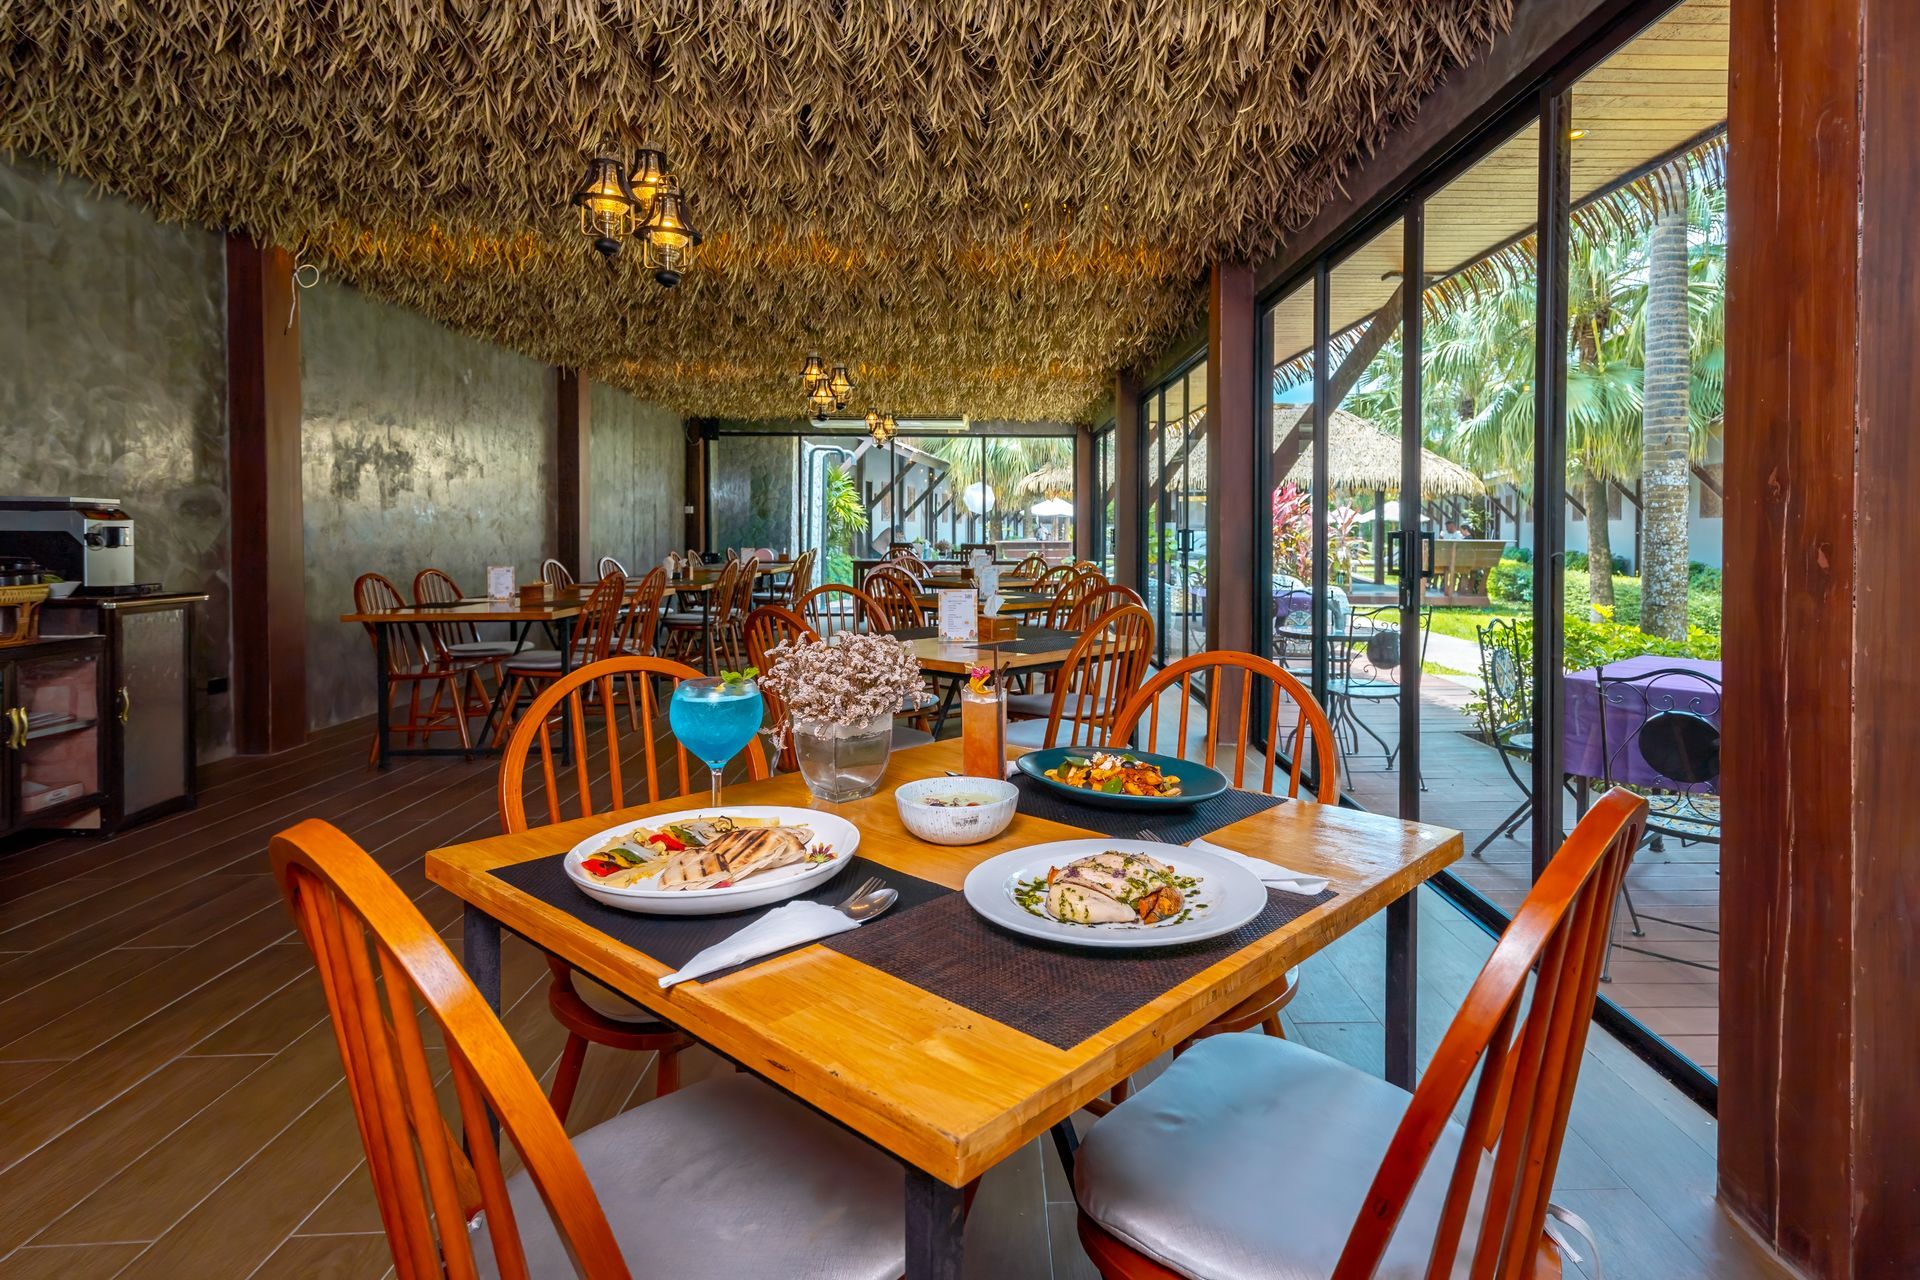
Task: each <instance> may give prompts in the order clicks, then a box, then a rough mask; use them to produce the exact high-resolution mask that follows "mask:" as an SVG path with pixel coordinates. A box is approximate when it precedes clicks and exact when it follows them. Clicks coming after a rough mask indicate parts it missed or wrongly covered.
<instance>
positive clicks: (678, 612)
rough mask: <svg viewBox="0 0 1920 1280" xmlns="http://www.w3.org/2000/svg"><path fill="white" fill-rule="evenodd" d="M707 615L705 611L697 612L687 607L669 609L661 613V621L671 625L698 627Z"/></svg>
mask: <svg viewBox="0 0 1920 1280" xmlns="http://www.w3.org/2000/svg"><path fill="white" fill-rule="evenodd" d="M706 616H707V615H706V614H704V613H695V612H692V611H691V610H687V609H669V610H667V611H666V612H665V613H662V614H661V615H660V621H662V622H664V623H666V624H667V625H668V626H670V627H697V626H699V625H700V624H701V622H702V621H704V620H705V618H706Z"/></svg>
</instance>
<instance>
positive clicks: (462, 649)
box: [447, 640, 515, 658]
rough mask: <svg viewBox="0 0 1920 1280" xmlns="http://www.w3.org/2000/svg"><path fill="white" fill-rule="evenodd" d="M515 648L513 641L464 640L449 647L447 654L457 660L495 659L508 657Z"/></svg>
mask: <svg viewBox="0 0 1920 1280" xmlns="http://www.w3.org/2000/svg"><path fill="white" fill-rule="evenodd" d="M514 647H515V646H514V643H513V641H511V640H462V641H460V642H459V643H458V644H450V645H448V646H447V652H448V653H450V654H452V655H453V656H454V657H456V658H493V657H506V656H507V655H508V654H510V653H512V652H513V651H514Z"/></svg>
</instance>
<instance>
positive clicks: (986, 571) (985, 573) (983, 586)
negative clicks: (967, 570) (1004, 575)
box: [973, 564, 1000, 617]
mask: <svg viewBox="0 0 1920 1280" xmlns="http://www.w3.org/2000/svg"><path fill="white" fill-rule="evenodd" d="M973 585H974V586H975V587H976V588H977V589H978V590H979V592H980V598H981V599H982V600H984V601H986V602H987V616H989V617H992V616H993V615H994V614H997V613H999V612H1000V566H998V565H994V564H988V565H983V566H981V567H979V568H976V569H975V570H974V571H973Z"/></svg>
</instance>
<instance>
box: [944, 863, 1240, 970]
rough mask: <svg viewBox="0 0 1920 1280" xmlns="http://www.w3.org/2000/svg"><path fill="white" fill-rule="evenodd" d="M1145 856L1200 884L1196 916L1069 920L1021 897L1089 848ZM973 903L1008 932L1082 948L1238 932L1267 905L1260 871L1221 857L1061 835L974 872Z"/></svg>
mask: <svg viewBox="0 0 1920 1280" xmlns="http://www.w3.org/2000/svg"><path fill="white" fill-rule="evenodd" d="M1107 852H1117V853H1144V854H1147V855H1148V856H1149V857H1154V858H1158V859H1159V860H1160V861H1162V862H1164V863H1166V864H1167V865H1168V866H1170V867H1172V868H1173V869H1174V872H1175V873H1176V874H1178V875H1181V876H1190V877H1192V878H1193V879H1195V880H1197V881H1199V884H1197V885H1196V886H1194V888H1193V889H1192V890H1191V891H1190V892H1189V893H1187V895H1186V898H1187V906H1188V908H1189V909H1190V910H1191V913H1192V914H1191V915H1189V916H1188V918H1187V919H1185V920H1182V921H1180V922H1179V923H1178V924H1175V923H1173V922H1172V921H1168V922H1167V923H1165V924H1066V923H1063V922H1062V921H1059V920H1055V919H1054V918H1053V917H1052V916H1050V915H1047V914H1046V911H1045V908H1044V907H1043V906H1040V907H1035V908H1034V909H1031V910H1030V909H1028V908H1027V907H1023V906H1021V905H1020V902H1019V901H1018V899H1017V898H1016V897H1015V896H1014V894H1015V889H1016V887H1017V886H1018V885H1020V884H1022V883H1030V882H1032V881H1033V880H1035V879H1041V880H1044V879H1045V878H1046V874H1047V870H1048V868H1050V867H1064V866H1066V865H1067V864H1068V863H1069V862H1072V861H1073V860H1074V859H1075V858H1084V857H1086V856H1087V855H1088V854H1090V853H1107ZM965 892H966V895H967V905H968V906H970V907H972V908H973V909H974V910H975V911H977V912H979V913H980V914H981V915H982V916H984V917H986V918H987V919H988V920H990V921H992V922H993V923H994V924H997V925H999V926H1000V927H1001V928H1003V929H1011V930H1012V931H1013V932H1015V933H1024V934H1026V935H1027V936H1029V937H1033V938H1044V939H1046V940H1047V941H1048V942H1065V943H1070V944H1072V945H1073V946H1076V947H1171V946H1175V945H1177V944H1179V943H1183V942H1199V941H1201V940H1203V939H1206V938H1217V937H1219V936H1220V935H1221V934H1223V933H1232V932H1233V931H1234V930H1235V929H1238V928H1239V927H1240V926H1241V925H1243V924H1245V923H1246V922H1247V921H1249V920H1251V919H1253V918H1254V917H1255V916H1257V915H1259V914H1260V912H1261V911H1262V910H1263V909H1265V907H1266V905H1267V887H1266V886H1265V885H1263V884H1261V883H1260V879H1259V877H1258V876H1256V875H1254V874H1253V873H1252V872H1251V871H1248V870H1247V869H1246V868H1244V867H1239V866H1235V865H1234V864H1233V863H1231V862H1228V861H1227V860H1226V859H1225V858H1222V857H1220V856H1219V855H1217V854H1212V853H1208V852H1207V851H1206V850H1204V849H1189V848H1187V847H1186V846H1185V845H1178V844H1156V843H1154V842H1152V841H1148V840H1118V839H1099V840H1059V841H1056V842H1054V843H1052V844H1035V845H1028V846H1027V847H1026V848H1024V849H1014V850H1011V851H1009V852H1007V853H1003V854H1000V855H998V856H997V857H992V858H988V859H987V860H986V861H985V862H982V863H980V864H978V865H977V866H975V867H974V869H973V870H972V871H970V872H968V873H967V883H966V889H965Z"/></svg>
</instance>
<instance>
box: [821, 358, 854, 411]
mask: <svg viewBox="0 0 1920 1280" xmlns="http://www.w3.org/2000/svg"><path fill="white" fill-rule="evenodd" d="M827 387H828V389H829V390H831V391H832V392H833V405H834V408H836V409H844V408H846V407H847V401H848V400H850V399H852V398H853V379H852V378H849V377H848V376H847V366H845V365H843V364H837V365H835V366H833V376H832V377H831V378H829V379H828V380H827Z"/></svg>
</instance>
